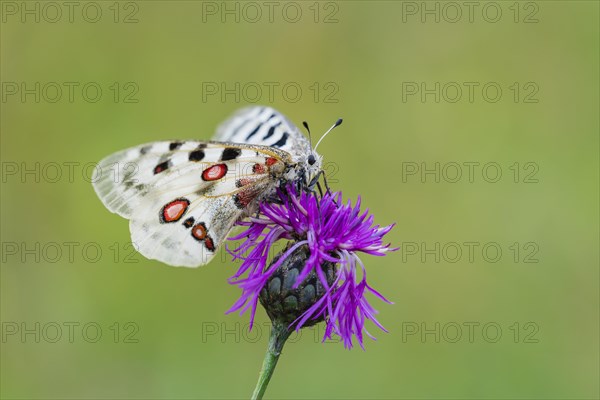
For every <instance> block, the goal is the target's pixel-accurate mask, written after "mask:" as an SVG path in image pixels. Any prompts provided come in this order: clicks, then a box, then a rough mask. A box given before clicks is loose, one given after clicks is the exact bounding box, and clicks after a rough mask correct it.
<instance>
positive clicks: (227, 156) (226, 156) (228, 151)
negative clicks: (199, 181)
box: [221, 147, 242, 161]
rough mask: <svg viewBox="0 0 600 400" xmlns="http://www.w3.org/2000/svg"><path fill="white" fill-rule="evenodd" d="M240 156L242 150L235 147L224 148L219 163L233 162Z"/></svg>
mask: <svg viewBox="0 0 600 400" xmlns="http://www.w3.org/2000/svg"><path fill="white" fill-rule="evenodd" d="M240 154H242V150H240V149H236V148H235V147H226V148H225V150H223V153H222V154H221V161H229V160H235V159H236V158H238V157H239V155H240Z"/></svg>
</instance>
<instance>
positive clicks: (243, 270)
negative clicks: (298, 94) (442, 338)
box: [228, 185, 397, 349]
mask: <svg viewBox="0 0 600 400" xmlns="http://www.w3.org/2000/svg"><path fill="white" fill-rule="evenodd" d="M277 196H278V198H279V200H280V204H277V203H278V202H263V203H261V204H260V212H259V214H258V217H255V218H250V219H249V221H242V222H239V223H238V224H239V225H243V226H246V227H247V229H246V230H245V231H244V232H242V233H240V234H239V235H237V236H235V237H233V238H231V240H240V239H245V240H244V241H243V242H242V244H241V245H240V247H239V248H237V249H236V250H229V249H228V251H229V252H230V253H231V254H232V255H233V257H234V259H241V260H243V262H242V264H241V266H240V268H239V270H238V271H237V273H236V274H235V275H234V276H232V277H231V278H230V280H229V281H230V283H232V284H235V285H237V286H239V287H240V288H241V289H242V296H241V298H240V299H239V300H238V301H237V302H236V303H235V304H234V305H233V306H232V307H231V309H230V310H229V311H228V313H229V312H233V311H238V310H239V311H240V314H243V313H244V312H246V311H247V310H248V309H251V315H250V328H252V324H253V321H254V315H255V313H256V306H257V303H258V300H259V296H261V291H263V289H265V285H267V284H268V283H269V280H270V279H272V277H273V276H274V274H275V273H276V272H277V270H278V269H281V268H280V267H281V266H282V265H283V264H285V263H286V260H287V259H288V258H290V257H291V256H292V255H293V256H294V257H296V256H298V254H299V253H298V252H299V250H301V248H302V247H304V248H308V251H306V255H305V256H304V258H302V261H303V262H302V267H301V268H300V272H299V273H298V275H297V277H296V279H295V283H294V284H293V286H292V287H291V288H290V289H297V288H298V287H299V286H300V285H301V284H302V283H303V282H305V280H307V278H311V277H312V281H317V280H318V285H319V287H320V289H321V290H320V292H321V293H320V295H319V296H320V297H317V298H316V299H314V301H312V302H311V303H310V304H309V305H310V307H308V306H307V307H306V309H302V310H301V312H300V313H299V314H298V315H296V316H295V320H293V321H292V322H291V325H290V326H293V327H294V328H295V329H296V330H299V329H301V328H302V327H303V326H308V325H312V324H314V323H315V320H316V321H319V320H321V321H322V320H325V321H326V324H327V326H326V329H325V336H324V338H323V340H326V339H331V338H332V335H333V334H336V335H338V336H340V337H341V339H342V341H343V342H344V346H345V347H346V348H351V347H352V337H353V336H355V337H356V339H357V341H358V343H359V344H360V346H361V347H362V348H363V349H364V347H363V332H364V333H366V334H367V335H368V336H369V337H371V338H372V339H375V338H374V337H373V336H371V335H370V334H369V333H368V332H367V331H366V329H365V327H364V324H365V320H371V321H372V322H373V323H374V324H375V325H376V326H378V327H379V328H380V329H382V330H383V331H385V332H387V331H386V330H385V328H384V327H383V326H382V325H381V324H380V323H379V322H378V321H377V319H376V318H375V314H377V311H376V310H375V309H374V308H373V307H372V306H371V304H370V303H369V302H368V300H367V299H366V297H365V294H366V293H367V292H370V293H372V294H374V295H375V296H376V297H378V298H379V299H381V300H383V301H384V302H386V303H390V302H389V301H388V300H387V299H386V298H385V297H383V296H382V295H381V294H380V293H379V292H377V291H376V290H375V289H373V288H372V287H371V286H369V285H368V284H367V279H366V278H367V273H366V269H365V266H364V264H363V263H362V261H361V260H360V258H359V257H358V254H357V253H358V252H362V253H367V254H371V255H375V256H383V255H385V254H386V253H387V252H388V251H395V250H397V249H396V248H390V244H383V241H382V240H383V236H385V235H386V234H387V233H388V232H389V231H390V230H391V229H392V228H393V226H394V225H389V226H386V227H380V226H379V225H375V226H373V216H372V215H369V211H368V210H366V211H364V212H363V213H362V214H361V211H360V197H359V199H358V201H357V203H356V205H355V206H352V204H351V203H350V201H348V203H347V204H345V205H344V204H342V194H341V193H340V192H337V193H335V194H331V193H327V194H325V195H323V196H322V197H319V196H317V195H316V194H314V193H305V192H302V193H300V194H299V195H298V194H297V192H296V190H295V189H294V188H293V186H291V185H290V186H288V187H287V188H286V190H285V191H282V190H278V192H277ZM279 240H286V241H288V242H289V243H288V246H287V248H286V249H284V251H283V252H282V253H281V254H280V256H279V257H278V258H276V260H275V261H274V262H272V264H271V265H268V257H269V253H270V250H271V249H272V247H273V245H274V244H275V243H276V242H277V241H279ZM296 258H297V257H296ZM326 265H329V266H331V265H335V268H334V274H333V276H331V274H329V276H328V275H327V273H326V272H327V271H326V270H325V268H324V267H325V266H326ZM315 277H316V278H315ZM278 284H279V282H278ZM278 287H279V286H278ZM317 291H318V290H317ZM311 293H315V290H312V289H311ZM263 294H264V292H263ZM262 300H263V298H262V297H261V301H262ZM270 316H271V314H270Z"/></svg>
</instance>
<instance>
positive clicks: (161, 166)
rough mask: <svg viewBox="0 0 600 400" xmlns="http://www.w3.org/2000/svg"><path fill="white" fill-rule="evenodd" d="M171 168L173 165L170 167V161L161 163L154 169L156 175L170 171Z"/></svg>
mask: <svg viewBox="0 0 600 400" xmlns="http://www.w3.org/2000/svg"><path fill="white" fill-rule="evenodd" d="M170 166H171V165H170V161H169V160H167V161H164V162H161V163H160V164H158V165H157V166H156V167H154V175H156V174H160V173H161V172H163V171H165V170H167V169H169V167H170Z"/></svg>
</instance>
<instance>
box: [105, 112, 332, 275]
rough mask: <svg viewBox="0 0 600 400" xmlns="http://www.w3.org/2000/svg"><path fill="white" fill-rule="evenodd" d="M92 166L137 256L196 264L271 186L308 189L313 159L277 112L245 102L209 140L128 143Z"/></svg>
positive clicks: (316, 170)
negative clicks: (129, 145) (126, 228)
mask: <svg viewBox="0 0 600 400" xmlns="http://www.w3.org/2000/svg"><path fill="white" fill-rule="evenodd" d="M340 122H341V121H340ZM99 171H100V176H99V178H98V179H97V180H96V181H95V182H94V189H95V190H96V193H97V194H98V197H99V198H100V200H102V202H103V204H104V205H105V206H106V207H107V208H108V209H109V210H110V211H111V212H113V213H116V214H118V215H120V216H122V217H124V218H127V219H128V220H129V226H130V231H131V239H132V242H133V245H134V247H135V248H136V249H137V250H138V251H139V252H140V253H141V254H142V255H144V256H145V257H147V258H150V259H156V260H159V261H162V262H164V263H166V264H169V265H172V266H186V267H198V266H200V265H204V264H206V263H208V262H209V261H210V260H211V259H212V257H213V256H214V255H215V253H216V251H217V248H218V247H219V245H220V244H221V243H222V242H223V241H224V240H225V239H226V237H227V235H228V234H229V232H230V230H231V228H232V227H233V225H234V223H235V222H236V221H237V220H239V219H240V218H243V217H244V216H247V215H249V214H251V213H252V212H253V211H254V210H255V209H256V208H257V205H258V202H260V201H263V200H266V199H268V198H269V197H271V196H272V195H273V193H274V191H275V189H276V188H277V187H281V186H283V185H284V184H286V183H288V182H293V183H295V184H297V185H298V186H299V187H300V188H302V189H306V190H312V187H313V186H314V185H315V182H316V180H317V179H318V176H319V174H320V172H321V157H320V156H319V155H317V154H316V153H315V152H314V151H313V150H312V149H311V146H310V143H309V141H308V140H307V139H306V138H305V137H304V136H303V135H302V133H301V132H300V131H299V129H298V128H297V127H296V126H294V125H293V124H292V123H291V122H289V121H288V120H287V118H285V117H284V116H283V115H282V114H280V113H278V112H277V111H275V110H274V109H272V108H269V107H249V108H244V109H242V110H240V111H238V112H237V113H236V114H234V115H233V116H232V117H231V118H230V119H229V120H227V121H226V122H225V123H223V124H222V125H221V126H220V127H219V128H218V129H217V133H216V134H215V136H214V138H213V141H206V142H203V141H195V140H184V141H165V142H154V143H149V144H145V145H141V146H136V147H132V148H130V149H127V150H123V151H120V152H117V153H114V154H112V155H110V156H108V157H107V158H105V159H103V160H102V161H101V162H100V163H99Z"/></svg>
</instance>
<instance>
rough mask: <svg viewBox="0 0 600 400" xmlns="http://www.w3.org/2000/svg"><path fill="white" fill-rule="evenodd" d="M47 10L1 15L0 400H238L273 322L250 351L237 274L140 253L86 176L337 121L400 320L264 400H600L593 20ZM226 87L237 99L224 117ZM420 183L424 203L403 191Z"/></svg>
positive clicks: (480, 6) (352, 5)
mask: <svg viewBox="0 0 600 400" xmlns="http://www.w3.org/2000/svg"><path fill="white" fill-rule="evenodd" d="M36 4H37V5H36ZM53 4H54V6H52V5H50V6H47V5H46V3H43V2H41V3H40V2H24V3H22V2H6V1H5V2H2V27H1V41H0V45H1V59H2V60H1V80H2V96H3V97H2V103H1V106H2V109H1V134H2V146H1V147H2V149H1V156H2V193H1V204H2V228H1V233H2V238H1V241H2V246H3V247H2V267H1V272H2V275H1V300H2V304H1V312H2V315H1V319H2V343H1V344H2V356H1V392H0V394H1V396H2V397H3V398H15V399H25V398H27V399H31V398H36V399H37V398H39V399H46V398H48V399H50V398H53V399H56V398H61V399H62V398H78V399H97V398H120V399H123V398H140V399H141V398H153V399H192V398H223V399H225V398H246V397H249V394H250V393H251V392H252V389H253V387H254V384H255V382H256V378H257V374H258V371H259V368H260V366H261V363H262V358H263V354H264V350H265V348H266V344H267V333H268V328H267V321H268V319H267V317H266V315H265V313H264V311H263V310H259V312H258V314H257V324H258V326H257V328H256V330H255V331H253V332H250V333H248V332H247V330H246V328H247V323H248V316H247V315H244V316H242V317H240V316H238V315H225V314H224V312H225V311H226V310H227V309H228V308H229V307H230V306H231V305H232V304H233V302H234V301H235V300H236V299H237V297H238V296H239V294H240V292H239V291H238V289H237V288H235V287H232V286H230V285H228V284H227V281H226V279H227V278H228V277H229V276H231V275H232V274H233V273H234V271H235V270H236V265H233V264H232V262H231V261H229V258H228V257H227V256H225V255H223V256H220V257H219V259H217V260H215V261H213V262H212V263H211V264H210V265H208V266H206V267H204V268H201V269H197V270H196V269H175V268H170V267H167V266H165V265H162V264H160V263H158V262H156V261H148V260H146V259H144V258H143V257H141V256H140V255H137V254H132V251H131V249H130V248H128V247H127V243H128V241H129V230H128V224H127V221H125V220H124V219H122V218H120V217H118V216H116V215H114V214H110V213H109V212H108V211H107V210H106V209H105V208H104V207H103V206H102V204H101V203H100V201H99V200H98V199H97V198H96V195H95V193H94V191H93V189H92V186H91V184H90V183H89V179H88V178H87V177H89V175H90V171H91V169H90V168H89V166H90V165H91V163H94V162H97V161H98V160H100V159H101V158H103V157H105V156H106V155H108V154H110V153H112V152H114V151H117V150H120V149H123V148H126V147H128V146H133V145H136V144H140V143H144V142H148V141H153V140H162V139H167V140H169V139H177V138H197V139H208V138H210V137H211V135H212V134H213V131H214V128H215V126H216V125H217V124H218V123H219V122H221V121H222V120H223V119H224V118H226V117H227V116H228V115H229V114H230V113H231V112H233V111H234V110H235V109H237V108H238V107H241V106H242V105H246V104H254V103H258V104H267V105H271V106H273V107H275V108H277V109H278V110H280V111H282V112H283V113H284V114H286V115H287V116H288V117H290V119H292V120H293V121H295V122H296V123H297V124H299V123H300V122H301V121H302V120H305V119H306V120H308V121H309V122H310V123H311V126H312V130H313V131H314V134H315V135H316V134H320V133H321V132H323V131H324V130H325V129H326V128H327V127H328V126H329V125H330V124H331V123H332V122H333V121H335V119H336V118H338V117H344V118H345V120H344V124H343V126H342V127H340V128H338V130H337V131H336V132H335V133H333V134H332V135H331V136H330V137H328V138H327V140H325V141H324V142H323V143H322V146H321V147H320V149H319V152H320V153H321V154H322V155H323V156H324V157H325V160H326V162H329V163H330V164H329V166H328V172H329V174H330V180H331V181H333V182H332V184H331V186H332V187H333V188H334V189H337V190H343V192H344V195H345V197H348V198H351V199H356V197H357V196H358V195H361V196H362V198H363V204H364V206H365V207H369V208H370V210H371V211H372V213H373V214H374V215H375V217H376V222H377V223H380V224H389V223H392V222H396V223H397V226H396V228H395V229H394V230H393V231H392V232H391V233H390V234H389V235H388V238H389V239H390V241H391V242H392V243H393V244H395V245H401V246H402V250H401V251H399V252H397V253H393V254H390V255H389V256H387V257H384V258H380V257H370V256H364V257H363V258H362V259H363V261H364V262H365V264H366V266H367V268H368V271H369V281H370V283H371V285H372V286H373V287H375V288H376V289H378V290H379V291H380V292H382V293H383V294H384V295H386V296H387V297H388V298H389V299H390V300H392V301H394V303H395V304H394V305H386V304H382V303H380V302H377V301H376V300H375V299H373V304H374V305H375V306H376V308H378V309H379V310H380V314H379V317H380V321H381V322H382V323H383V325H384V326H386V327H387V328H388V329H389V331H390V333H389V334H386V333H383V332H380V331H378V330H377V329H376V328H375V327H374V326H372V325H370V326H369V328H370V331H371V333H373V334H374V335H375V336H377V338H378V340H377V341H376V342H372V341H370V340H368V341H367V342H366V351H362V350H360V348H355V349H353V350H352V351H347V350H345V349H344V348H343V346H342V345H341V344H340V343H324V344H321V343H320V335H321V334H322V331H323V330H322V328H320V329H321V330H320V331H319V330H315V329H313V330H307V331H305V332H303V334H302V335H301V337H299V338H296V339H294V342H293V343H289V344H288V345H287V346H286V348H285V350H284V355H283V356H282V358H281V360H280V363H279V365H278V367H277V370H276V372H275V375H274V378H273V380H272V382H271V385H270V387H269V389H268V391H267V396H268V397H270V398H298V399H299V398H303V399H304V398H320V399H322V398H340V399H341V398H354V399H364V398H389V399H392V398H420V399H429V398H473V399H475V398H477V399H481V398H494V399H504V398H520V399H523V398H540V399H541V398H544V399H547V398H569V399H570V398H581V399H592V398H598V396H599V384H598V376H599V364H598V362H599V347H598V334H599V332H598V326H599V318H598V315H599V276H598V272H599V271H598V263H599V258H598V240H599V237H598V232H599V231H598V218H599V215H598V148H599V143H598V131H599V119H598V109H599V97H598V88H599V82H598V76H599V65H598V60H599V57H598V45H599V43H598V41H599V39H598V37H599V31H598V26H599V22H598V18H599V17H598V15H599V6H598V3H597V2H593V1H589V2H588V1H579V2H567V1H547V2H546V1H544V2H517V3H515V2H497V3H493V4H492V5H489V4H488V3H487V2H482V3H479V2H476V3H475V6H474V7H475V8H474V9H473V10H472V12H473V13H472V14H471V17H470V16H469V9H468V7H467V6H464V5H461V4H462V3H452V4H449V3H436V2H428V3H421V2H389V1H373V2H367V1H340V2H321V3H318V2H317V3H315V2H312V1H311V2H297V3H293V4H292V5H289V4H288V3H280V2H275V3H274V4H275V5H274V6H269V5H268V4H265V3H263V2H257V3H251V4H250V5H249V4H248V3H237V5H236V3H232V2H229V3H227V4H226V5H224V4H223V3H221V2H205V3H202V2H195V1H173V2H167V1H137V2H122V3H115V2H112V1H109V2H104V1H99V2H95V3H93V4H91V5H90V4H89V3H88V2H81V3H79V2H76V4H75V6H74V9H73V14H72V16H69V8H68V6H67V5H64V4H63V3H62V2H57V3H53ZM436 4H437V5H436ZM456 4H458V5H459V7H460V12H461V15H458V14H456V12H457V8H456ZM36 7H37V10H38V11H35V10H36ZM224 7H227V9H228V10H233V11H232V12H233V14H227V13H225V14H224V15H221V12H223V11H224ZM236 7H237V8H236ZM257 7H259V9H260V10H261V15H260V16H258V15H257V14H256V9H257ZM269 7H274V8H273V14H272V15H269ZM436 7H437V8H436ZM57 9H60V11H61V15H60V16H59V15H58V14H57ZM498 9H499V10H500V12H501V14H496V12H497V10H498ZM26 10H33V11H32V12H33V14H28V13H27V12H26ZM98 10H99V11H100V13H101V14H97V12H98ZM236 10H237V11H236ZM298 10H299V11H300V13H301V14H297V13H298ZM426 10H434V11H433V12H434V14H428V13H427V12H426ZM435 10H438V11H437V12H438V15H437V16H436V14H435V12H436V11H435ZM225 11H226V10H225ZM36 12H39V22H38V21H36V18H38V16H37V15H36V14H35V13H36ZM98 15H99V16H98ZM298 15H299V20H298V21H297V22H294V21H295V20H296V19H298ZM498 15H499V16H498ZM236 18H237V19H238V20H239V21H236ZM436 18H439V22H436ZM70 19H71V20H70ZM96 19H98V21H97V22H92V21H93V20H96ZM223 19H224V20H223ZM422 19H424V22H423V21H422ZM470 19H471V20H470ZM495 20H497V21H496V22H493V21H495ZM136 21H137V22H136ZM536 21H537V22H536ZM36 82H39V84H40V86H39V90H38V89H36V86H35V85H36ZM69 82H73V83H69ZM236 82H238V83H239V85H240V90H239V91H238V92H237V94H238V95H239V101H236V100H237V99H236V98H235V94H231V93H230V94H225V95H224V97H225V98H224V99H223V98H222V97H221V95H222V94H223V93H222V92H221V88H220V85H221V83H224V84H225V85H226V87H225V89H227V88H229V89H232V88H233V89H234V92H235V85H236ZM253 82H254V83H255V84H254V83H253ZM436 82H439V85H440V86H439V90H438V91H437V95H438V96H439V102H436V98H435V96H436V94H435V93H434V92H436V90H435V88H436V86H435V85H436ZM465 82H467V84H466V85H465ZM468 82H474V83H473V84H469V83H468ZM515 82H516V83H517V84H516V86H515ZM249 83H250V84H249ZM421 83H424V84H425V85H426V87H425V88H424V89H432V90H433V92H431V93H430V94H426V95H425V97H424V98H422V97H421V94H422V92H421V89H422V88H421ZM22 84H24V85H25V86H22ZM486 84H487V86H486V90H488V89H489V91H487V92H486V93H482V90H483V87H484V85H486ZM69 85H70V87H73V97H72V98H69V91H68V87H69ZM86 85H87V86H86ZM215 85H216V87H217V88H219V92H218V93H216V94H213V93H212V92H207V89H214V87H215ZM256 85H258V86H260V87H262V88H263V92H262V93H256V91H255V88H256ZM267 85H271V86H272V87H274V91H273V96H272V97H271V98H270V97H269V92H268V90H267ZM468 85H474V86H472V87H474V92H473V97H472V99H469V93H468ZM57 86H60V87H61V88H62V93H61V94H60V95H59V94H57V92H56V87H57ZM84 86H85V88H86V89H85V91H84V90H83V88H84ZM284 86H285V87H286V88H287V89H286V90H288V92H284V91H283V88H284ZM457 86H458V87H460V88H462V90H463V91H462V94H461V95H460V96H458V97H457V92H456V87H457ZM97 87H100V89H101V90H102V96H101V97H99V98H98V99H97V101H95V102H94V101H93V100H95V97H96V93H95V89H96V88H97ZM298 87H300V89H301V91H302V93H301V94H300V95H298V94H296V92H294V90H296V89H297V88H298ZM497 87H500V88H501V90H502V95H501V97H500V98H498V99H497V101H495V102H494V100H495V99H494V98H495V97H496V95H495V93H494V90H496V88H497ZM415 88H417V89H418V90H419V93H416V94H414V95H413V94H411V93H412V92H409V90H413V91H414V89H415ZM23 90H25V91H27V90H30V92H29V94H27V92H25V94H23ZM36 91H37V94H36ZM13 93H14V94H13ZM38 95H39V97H40V98H39V102H36V96H38ZM55 100H56V101H55ZM455 100H456V101H455ZM53 101H55V102H53ZM470 162H476V163H479V165H478V166H477V165H476V164H464V163H470ZM436 163H439V164H437V165H438V166H439V167H438V169H439V173H440V177H439V182H436V177H435V175H433V174H426V175H424V176H422V175H421V172H422V170H423V169H424V168H428V169H434V168H435V166H436ZM454 163H457V164H458V165H459V166H461V172H462V176H461V178H460V179H458V182H452V181H453V180H455V179H454V176H455V174H456V164H454ZM487 163H496V164H491V166H492V167H493V168H492V169H486V171H485V172H484V171H483V165H484V164H487ZM515 163H518V164H516V165H515ZM527 163H531V164H527ZM468 165H474V167H473V168H474V175H473V179H471V180H472V182H470V181H469V177H468ZM415 166H416V167H418V168H419V170H418V171H417V172H416V173H415V174H414V175H412V174H408V173H409V172H411V171H413V170H411V168H413V169H414V168H415ZM453 168H454V169H453ZM498 168H499V169H500V170H501V172H502V176H501V177H500V178H498V181H497V182H495V183H491V182H488V180H494V176H495V170H496V169H498ZM27 170H32V171H34V172H29V173H27ZM36 171H37V172H36ZM70 171H72V176H69V172H70ZM516 171H518V172H519V174H518V175H516ZM23 172H25V175H24V176H23ZM57 173H58V175H57ZM515 180H516V181H517V182H516V183H515ZM465 242H475V243H476V244H474V245H473V246H474V247H473V248H474V252H473V256H472V259H470V258H469V254H468V247H467V246H468V245H465V244H464V243H465ZM436 243H437V244H438V246H439V247H438V248H437V250H436ZM490 243H491V244H490ZM514 243H517V244H516V245H515V244H514ZM486 244H488V245H487V246H486V249H487V250H486V251H488V250H489V252H487V253H484V254H482V249H483V247H484V245H486ZM69 248H72V249H73V251H72V253H71V252H70V251H69ZM457 248H460V249H461V251H462V254H460V255H458V256H457V255H456V249H457ZM497 248H500V250H501V251H502V254H501V256H499V257H496V256H495V253H494V251H495V250H496V249H497ZM428 249H429V250H431V251H430V252H428ZM98 251H101V253H100V254H98ZM436 257H439V262H436ZM496 259H497V260H496ZM492 261H496V262H492ZM526 261H537V262H526ZM128 323H131V324H129V325H127V324H128ZM36 324H39V325H36ZM436 324H437V325H436ZM69 326H70V327H71V328H69ZM469 326H471V327H473V328H472V329H473V331H472V335H471V336H470V335H469V328H468V327H469ZM57 327H58V328H60V333H61V336H57V332H58V331H57ZM98 327H100V329H101V330H102V332H101V334H98V332H97V328H98ZM457 327H458V328H460V333H461V336H460V337H457ZM498 328H500V329H501V331H498ZM70 329H72V331H71V333H72V335H69V333H70ZM24 330H29V333H27V332H24ZM427 330H428V331H429V332H430V333H427ZM424 331H425V334H424V335H422V334H423V333H424ZM36 332H37V333H36ZM436 332H437V333H436ZM436 334H437V335H438V337H437V338H436ZM36 335H37V336H38V337H37V338H36ZM70 336H71V337H70ZM36 340H39V342H36ZM94 341H95V342H94ZM136 341H137V343H136Z"/></svg>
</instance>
